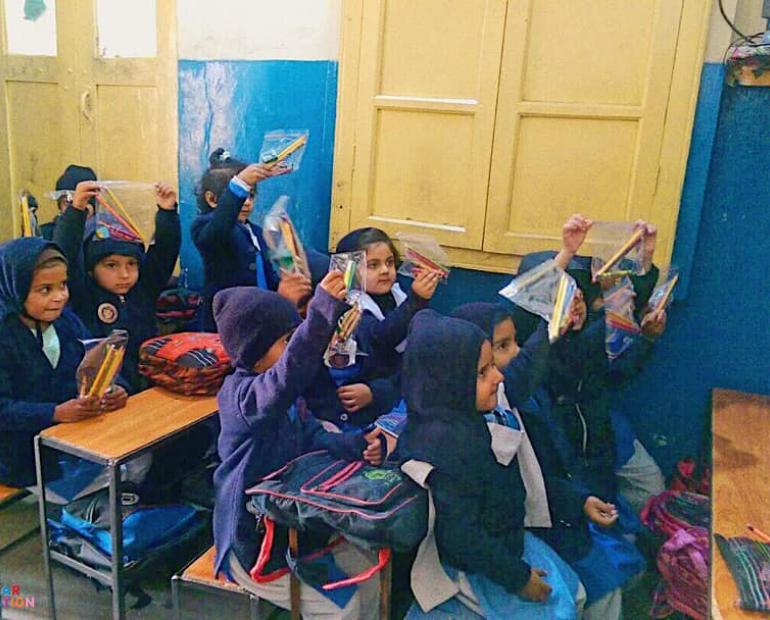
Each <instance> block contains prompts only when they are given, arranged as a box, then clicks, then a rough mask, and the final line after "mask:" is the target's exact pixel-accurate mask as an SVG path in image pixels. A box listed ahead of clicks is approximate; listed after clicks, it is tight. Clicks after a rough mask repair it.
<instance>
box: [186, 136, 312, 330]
mask: <svg viewBox="0 0 770 620" xmlns="http://www.w3.org/2000/svg"><path fill="white" fill-rule="evenodd" d="M209 163H210V167H209V169H208V170H207V171H206V172H205V173H204V175H203V177H202V178H201V182H200V188H199V193H198V209H199V211H200V215H199V216H198V217H197V218H196V219H195V221H194V222H193V223H192V227H191V228H190V233H191V235H192V239H193V242H194V243H195V247H197V248H198V251H199V252H200V255H201V258H202V259H203V269H204V279H205V282H204V286H203V308H202V315H201V322H202V323H201V324H202V328H203V330H204V331H210V332H215V331H216V330H217V328H216V325H215V324H214V317H213V314H212V309H211V304H212V300H213V299H214V295H215V294H216V293H217V291H221V290H222V289H226V288H230V287H233V286H258V287H259V288H262V289H268V290H271V291H275V290H277V291H278V293H280V294H281V295H282V296H283V297H286V299H288V300H290V301H291V302H292V303H293V304H294V305H295V306H298V305H299V304H300V302H301V301H302V300H304V299H305V298H307V297H308V296H309V295H310V292H311V288H310V282H309V281H308V280H307V278H305V277H303V276H301V275H298V274H284V275H282V276H281V278H280V280H279V278H278V276H277V275H276V273H275V271H274V270H273V268H272V266H271V265H270V259H269V258H268V257H267V255H266V248H267V246H266V245H265V240H264V238H263V237H262V229H261V228H260V227H259V226H257V225H256V224H254V223H253V222H251V221H250V220H249V215H251V211H252V209H253V208H254V200H255V199H256V196H257V185H258V184H259V183H261V182H262V181H264V180H265V179H268V178H270V177H271V176H272V175H273V168H272V167H271V166H270V165H268V164H251V165H247V164H245V163H243V162H241V161H238V160H237V159H233V158H232V157H230V154H229V153H227V151H225V150H224V149H221V148H220V149H217V150H216V151H214V152H213V153H212V154H211V156H210V157H209Z"/></svg>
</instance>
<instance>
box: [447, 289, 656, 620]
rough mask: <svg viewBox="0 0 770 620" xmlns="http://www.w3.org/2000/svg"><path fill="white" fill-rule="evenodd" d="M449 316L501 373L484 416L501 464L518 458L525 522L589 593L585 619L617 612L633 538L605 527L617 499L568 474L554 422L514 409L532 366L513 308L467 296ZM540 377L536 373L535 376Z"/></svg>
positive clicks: (612, 618) (633, 562) (632, 567)
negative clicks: (470, 331)
mask: <svg viewBox="0 0 770 620" xmlns="http://www.w3.org/2000/svg"><path fill="white" fill-rule="evenodd" d="M453 316H455V317H457V318H462V319H464V320H467V321H469V322H471V323H475V324H476V325H478V326H479V327H480V328H481V329H482V330H483V331H484V332H485V333H487V334H488V335H489V337H490V339H491V340H490V341H491V343H492V351H493V355H494V360H495V365H496V366H497V368H498V369H499V370H500V372H502V373H503V376H504V381H503V383H501V384H500V391H499V393H498V408H497V409H496V410H495V412H494V414H489V415H488V416H487V418H488V421H489V423H490V433H491V435H492V437H493V441H492V450H493V451H494V452H495V454H496V456H497V457H498V461H499V462H503V464H506V463H505V462H504V461H502V460H501V459H504V458H505V459H510V457H511V455H512V454H516V455H517V457H518V458H519V461H520V471H521V473H522V478H523V481H524V486H525V488H526V491H527V500H526V503H525V512H526V516H525V525H526V526H527V527H528V528H530V530H531V531H532V532H534V533H536V534H537V535H538V536H539V537H541V538H542V539H543V540H545V541H546V542H547V543H548V544H549V545H550V546H551V547H553V549H554V550H556V551H557V552H558V553H559V555H560V556H561V557H562V558H563V559H564V560H565V561H566V562H567V563H568V564H569V565H570V566H571V567H572V568H573V569H574V570H575V572H576V573H577V574H578V576H579V577H580V580H581V582H582V583H583V585H584V586H585V588H586V595H587V596H586V609H585V613H584V615H583V618H584V619H586V620H591V619H594V620H616V619H618V618H620V617H621V615H622V591H621V586H622V585H623V584H624V583H625V582H626V581H628V579H630V578H631V577H633V576H634V575H636V574H638V573H640V572H642V571H643V570H644V568H645V564H644V560H643V558H642V556H641V555H640V554H639V552H638V551H637V550H636V548H635V547H634V545H633V544H631V543H630V542H628V541H627V540H626V539H625V538H623V537H622V536H620V535H618V534H615V535H613V534H612V533H610V532H609V530H605V528H607V527H610V526H612V525H613V524H614V522H615V520H616V519H617V515H616V514H615V512H614V510H615V507H614V506H613V505H612V504H610V503H607V502H604V501H602V500H601V499H600V498H598V497H596V496H593V495H591V493H590V491H589V490H588V489H587V488H586V487H585V486H583V485H582V484H581V483H580V481H579V478H580V476H577V477H576V478H573V476H572V473H571V468H570V465H568V464H565V463H562V462H561V461H560V459H559V455H560V454H561V451H560V450H559V449H558V447H557V446H558V445H559V444H560V442H563V440H564V438H563V437H560V436H558V428H557V429H552V428H551V427H550V425H549V424H548V423H547V421H545V420H543V419H542V417H541V416H539V415H538V413H539V412H529V413H522V412H520V411H518V410H517V408H516V404H517V403H521V402H524V401H523V400H516V398H515V397H518V398H519V399H521V398H522V396H526V398H525V400H526V399H528V398H529V395H528V394H526V393H525V392H523V391H522V390H521V388H520V387H518V385H520V384H521V382H522V374H523V375H524V377H526V376H527V375H531V374H532V373H531V370H530V369H531V368H532V364H531V362H530V361H529V360H527V359H526V357H525V359H524V360H522V359H521V357H522V353H519V351H518V346H517V345H516V339H515V336H516V328H515V325H514V322H513V318H512V317H511V314H510V313H509V312H508V311H507V310H506V309H505V308H503V307H501V306H499V305H497V304H492V303H471V304H465V305H464V306H460V307H459V308H457V309H455V311H454V312H453ZM543 325H544V323H543ZM541 328H542V327H541ZM535 337H536V336H534V335H533V336H532V337H531V338H530V340H532V339H534V338H535ZM526 348H527V347H525V349H526ZM547 354H548V351H547V347H546V351H545V355H543V354H542V352H541V353H540V357H541V360H540V361H542V358H544V359H545V361H546V362H547V359H548V355H547ZM544 378H545V377H544V375H541V376H540V380H542V379H544ZM536 380H537V379H536ZM530 385H532V382H530ZM509 396H514V398H511V397H509ZM500 426H502V427H504V428H503V429H501V428H499V427H500ZM554 433H556V434H554Z"/></svg>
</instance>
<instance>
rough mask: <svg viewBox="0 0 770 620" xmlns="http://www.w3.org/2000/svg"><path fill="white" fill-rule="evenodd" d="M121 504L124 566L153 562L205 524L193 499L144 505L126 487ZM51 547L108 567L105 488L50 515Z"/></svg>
mask: <svg viewBox="0 0 770 620" xmlns="http://www.w3.org/2000/svg"><path fill="white" fill-rule="evenodd" d="M121 499H122V503H121V513H122V515H121V520H122V524H123V565H124V566H125V567H126V568H128V567H131V566H134V565H136V564H138V563H139V562H143V561H149V560H151V559H153V558H154V557H158V556H160V555H162V554H164V553H169V552H170V551H171V550H172V549H175V548H177V547H180V546H182V545H184V544H185V543H186V542H189V541H190V540H192V539H193V538H194V537H195V536H196V535H197V534H198V533H199V532H201V530H202V529H203V528H204V527H205V525H206V521H205V519H204V517H203V515H202V514H201V513H199V511H198V510H196V509H195V508H194V507H193V506H191V505H189V504H169V505H157V506H155V505H153V506H149V505H143V504H141V503H140V501H139V496H138V495H136V494H135V493H131V492H124V493H123V494H122V498H121ZM48 523H49V527H50V542H51V546H52V547H53V548H54V549H56V550H58V551H60V552H62V553H64V554H65V555H68V556H70V557H73V558H75V559H78V560H80V561H82V562H84V563H85V564H88V565H89V566H92V567H93V568H96V569H101V570H110V567H111V558H112V539H111V538H110V504H109V492H108V491H107V490H104V491H100V492H98V493H94V494H93V495H91V496H89V497H85V498H83V499H79V500H75V501H73V502H70V503H69V504H67V505H66V506H65V507H64V508H63V509H62V511H61V515H60V516H59V519H58V520H56V519H52V518H49V519H48Z"/></svg>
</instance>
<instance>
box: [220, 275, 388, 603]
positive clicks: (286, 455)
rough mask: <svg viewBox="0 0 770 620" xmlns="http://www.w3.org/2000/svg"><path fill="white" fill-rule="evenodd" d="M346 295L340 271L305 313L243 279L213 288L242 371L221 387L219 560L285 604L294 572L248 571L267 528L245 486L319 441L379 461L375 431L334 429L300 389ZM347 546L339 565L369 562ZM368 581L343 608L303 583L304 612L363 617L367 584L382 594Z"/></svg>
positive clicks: (243, 581)
mask: <svg viewBox="0 0 770 620" xmlns="http://www.w3.org/2000/svg"><path fill="white" fill-rule="evenodd" d="M344 297H345V284H344V282H343V276H342V274H341V273H339V272H334V273H330V274H328V275H327V276H326V277H325V278H324V280H323V281H322V282H321V284H320V286H319V287H318V289H317V291H316V294H315V296H314V297H313V300H312V301H311V303H310V304H309V307H308V313H307V318H306V319H305V321H302V320H301V319H300V317H299V314H298V313H297V310H296V308H295V307H294V306H293V305H292V304H291V303H290V302H289V301H287V300H286V299H284V298H283V297H281V296H279V295H278V294H276V293H273V292H271V291H265V290H261V289H256V288H254V287H235V288H229V289H226V290H223V291H220V292H219V293H217V295H216V297H215V298H214V316H215V319H216V323H217V326H218V328H219V335H220V336H221V338H222V344H223V345H224V347H225V350H226V351H227V353H228V355H229V356H230V358H231V359H232V360H233V363H234V364H235V372H234V373H233V374H232V375H230V376H228V377H227V378H226V379H225V382H224V385H223V386H222V388H221V390H220V391H219V395H218V397H217V401H218V403H219V417H220V423H221V427H222V430H221V433H220V436H219V442H218V450H219V456H220V458H221V459H222V463H221V465H220V466H219V467H218V468H217V470H216V473H215V474H214V486H215V489H216V504H215V508H214V542H215V545H216V549H217V557H216V565H215V569H216V573H219V572H220V571H224V572H225V573H227V574H228V576H230V577H231V578H232V579H234V580H235V581H236V582H238V583H239V584H240V585H241V586H243V587H244V588H246V589H248V590H249V591H252V592H255V593H256V594H258V595H259V596H260V597H262V598H267V599H268V600H270V601H271V602H273V603H274V604H276V605H278V606H281V607H284V608H288V606H289V592H288V576H284V577H283V578H281V579H279V580H278V581H276V582H273V583H271V584H258V583H256V582H254V581H253V580H252V579H251V578H250V577H249V574H248V572H249V571H250V570H251V568H252V567H253V566H254V564H255V561H256V559H257V554H258V553H257V552H258V549H259V545H260V540H259V538H260V536H259V534H258V532H257V528H256V523H255V518H254V516H253V515H251V514H250V513H249V512H248V511H247V509H246V505H247V496H246V493H245V492H246V489H247V488H248V487H250V486H252V485H254V484H256V483H257V482H258V481H259V479H260V478H261V477H262V476H264V475H266V474H268V473H270V472H272V471H274V470H276V469H278V468H280V467H281V466H283V465H284V464H285V463H287V462H288V461H290V460H291V459H293V458H295V457H297V456H299V455H301V454H303V453H304V452H307V451H310V450H312V449H327V450H329V451H330V452H332V453H333V454H335V455H336V456H338V457H340V458H345V459H349V460H359V459H361V458H363V459H365V460H366V461H368V462H370V463H372V464H379V462H381V460H382V454H381V447H380V442H379V439H378V438H376V437H375V436H374V434H370V435H367V436H365V435H364V434H363V433H362V432H361V431H358V430H356V431H351V432H347V433H328V432H326V431H325V430H323V428H322V427H321V425H320V423H319V422H318V421H317V420H315V418H313V417H312V415H311V414H309V412H308V411H307V409H306V407H305V406H304V403H303V401H302V399H300V395H301V394H302V393H303V391H304V389H305V388H306V386H307V383H308V382H309V380H310V379H311V377H312V376H313V372H314V370H315V369H316V368H317V367H318V366H319V365H320V364H322V356H323V352H324V350H325V348H326V345H327V343H328V342H329V339H330V338H331V336H332V333H333V332H334V329H335V327H336V322H337V319H338V318H339V316H340V315H341V314H342V313H343V312H344V311H345V310H346V309H347V305H346V304H345V303H343V302H342V301H341V300H342V299H344ZM345 552H346V553H347V555H348V557H347V560H350V559H351V557H353V556H357V557H355V558H353V560H352V562H347V566H346V565H345V564H346V560H345V559H343V558H342V557H339V555H336V556H335V559H337V561H338V563H339V564H340V566H341V567H342V568H343V569H344V570H360V567H361V566H362V560H363V557H362V556H361V555H360V554H358V553H357V552H356V551H355V550H354V549H351V548H348V549H346V550H345ZM353 564H354V565H355V566H353ZM363 564H365V562H363ZM363 586H367V584H363ZM363 586H362V587H361V588H360V589H359V594H360V596H355V597H354V598H353V599H351V601H350V602H349V603H348V604H347V606H346V607H345V608H344V609H343V610H340V609H339V608H338V607H336V605H334V603H332V602H331V601H330V600H327V599H326V598H324V597H323V596H321V595H320V594H317V593H316V592H315V591H314V590H311V589H310V588H302V612H303V617H306V618H308V617H313V615H315V614H322V613H328V614H332V613H335V614H340V615H339V616H335V617H344V618H360V617H364V615H365V614H366V613H369V612H370V611H371V609H376V605H371V601H370V600H368V598H367V600H362V599H364V598H366V597H365V593H368V596H371V595H372V594H374V595H375V596H376V591H375V592H371V591H370V589H369V587H368V586H367V587H363Z"/></svg>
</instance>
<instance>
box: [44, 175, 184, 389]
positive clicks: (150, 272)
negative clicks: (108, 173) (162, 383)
mask: <svg viewBox="0 0 770 620" xmlns="http://www.w3.org/2000/svg"><path fill="white" fill-rule="evenodd" d="M99 191H100V188H99V184H98V183H96V182H95V181H83V182H81V183H78V185H77V187H76V189H75V195H74V197H73V200H72V206H71V208H68V209H67V210H66V211H65V212H64V213H63V214H62V215H61V217H60V218H59V221H58V222H57V225H56V230H55V232H54V240H55V242H56V243H57V244H58V245H59V246H60V247H61V248H62V250H63V251H64V254H65V256H66V257H67V258H68V260H69V263H70V265H71V271H72V273H71V274H70V275H71V287H72V303H73V307H74V309H75V312H76V313H77V314H78V316H79V317H80V318H81V320H82V321H83V322H84V323H85V325H86V327H87V328H88V330H89V331H90V332H91V334H92V335H93V336H94V337H104V336H107V335H108V334H109V333H110V332H111V331H112V330H113V329H125V330H127V331H128V334H129V340H128V346H127V347H126V355H125V360H124V362H123V371H122V374H123V376H124V377H125V379H126V380H127V381H128V383H129V386H130V391H131V392H132V393H134V392H139V391H141V390H142V389H144V388H145V387H146V381H145V380H144V378H143V377H141V375H139V373H138V371H137V362H138V357H139V346H140V345H141V343H142V342H144V341H145V340H147V339H148V338H152V337H153V336H155V335H157V326H156V324H155V300H156V299H157V298H158V295H159V294H160V292H161V291H162V290H163V288H164V287H165V286H166V283H167V282H168V279H169V277H170V276H171V273H172V271H173V269H174V264H175V263H176V259H177V256H178V255H179V245H180V243H181V228H180V224H179V214H178V213H177V203H176V192H175V191H174V190H173V189H172V188H171V187H170V186H168V185H165V184H163V183H158V184H157V185H156V188H155V196H156V200H157V205H158V212H157V213H156V215H155V238H154V241H153V242H152V243H151V244H150V247H149V248H148V249H147V251H145V248H144V244H143V243H142V242H141V241H140V240H137V241H136V242H132V241H125V240H123V239H119V238H114V237H112V236H110V234H111V233H109V232H107V233H106V234H105V232H104V231H105V230H107V229H106V227H104V230H102V229H101V228H100V227H98V226H97V228H96V230H95V231H94V232H93V233H91V234H90V235H89V236H88V237H87V238H86V240H85V241H83V232H84V228H85V224H86V217H87V209H88V205H89V202H90V201H91V200H92V199H93V198H94V197H95V196H96V195H97V194H99ZM97 217H98V216H97ZM81 248H82V252H83V264H82V268H81V267H80V261H78V258H77V257H78V255H79V253H80V252H81Z"/></svg>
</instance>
